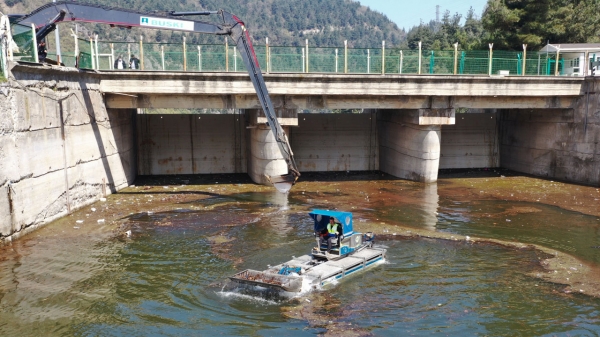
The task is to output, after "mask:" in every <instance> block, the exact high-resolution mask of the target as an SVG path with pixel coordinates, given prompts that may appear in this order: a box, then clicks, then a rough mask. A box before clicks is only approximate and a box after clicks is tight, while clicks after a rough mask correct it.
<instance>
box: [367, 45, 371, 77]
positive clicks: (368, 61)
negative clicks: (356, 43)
mask: <svg viewBox="0 0 600 337" xmlns="http://www.w3.org/2000/svg"><path fill="white" fill-rule="evenodd" d="M370 73H371V49H367V74H370Z"/></svg>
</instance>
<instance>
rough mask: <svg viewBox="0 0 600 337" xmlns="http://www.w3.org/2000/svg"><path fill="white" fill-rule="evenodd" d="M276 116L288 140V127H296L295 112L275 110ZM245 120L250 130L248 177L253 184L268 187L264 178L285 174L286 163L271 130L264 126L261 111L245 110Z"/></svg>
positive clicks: (264, 119)
mask: <svg viewBox="0 0 600 337" xmlns="http://www.w3.org/2000/svg"><path fill="white" fill-rule="evenodd" d="M276 114H277V120H278V121H279V123H280V124H281V126H282V127H283V131H284V132H285V133H286V134H287V135H288V139H289V135H290V127H289V126H290V125H294V126H297V125H298V113H297V111H296V110H286V109H277V110H276ZM246 118H247V120H248V124H249V128H250V146H249V150H250V151H249V152H250V153H249V154H248V175H250V178H251V179H252V181H254V182H255V183H257V184H261V185H268V184H269V181H268V180H267V178H266V176H277V175H282V174H287V173H288V168H287V163H286V162H285V160H284V159H283V156H282V155H281V151H280V150H279V146H278V145H277V142H276V141H275V136H273V132H272V131H271V128H270V127H269V126H268V125H267V124H266V118H265V117H264V113H263V111H262V110H258V109H252V110H246Z"/></svg>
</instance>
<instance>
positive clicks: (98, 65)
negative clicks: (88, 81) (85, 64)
mask: <svg viewBox="0 0 600 337" xmlns="http://www.w3.org/2000/svg"><path fill="white" fill-rule="evenodd" d="M94 41H95V42H96V43H95V44H96V70H98V69H100V56H99V55H98V54H99V53H98V34H96V36H94Z"/></svg>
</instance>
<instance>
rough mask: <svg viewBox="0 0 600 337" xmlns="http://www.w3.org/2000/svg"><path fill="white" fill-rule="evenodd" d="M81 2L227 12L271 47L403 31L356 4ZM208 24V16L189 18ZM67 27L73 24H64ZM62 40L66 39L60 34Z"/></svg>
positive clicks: (332, 0)
mask: <svg viewBox="0 0 600 337" xmlns="http://www.w3.org/2000/svg"><path fill="white" fill-rule="evenodd" d="M48 2H49V0H0V11H2V12H3V13H26V12H29V11H31V10H33V9H35V8H38V7H39V6H41V5H43V4H46V3H48ZM82 2H87V3H93V4H99V5H106V6H112V7H120V8H128V9H135V10H138V11H142V12H154V11H157V12H167V11H198V10H217V9H223V10H226V11H228V12H231V13H234V14H235V15H237V16H238V17H240V18H241V19H242V20H243V21H244V22H245V23H246V25H247V27H248V29H249V30H250V33H251V35H252V38H253V39H254V41H255V43H257V44H264V43H265V38H267V37H268V38H269V43H270V44H271V45H279V46H301V45H304V43H305V40H306V39H308V40H309V43H310V44H311V45H313V46H343V45H344V40H348V43H349V45H350V46H351V47H356V48H367V47H370V48H372V47H376V46H380V45H381V41H382V40H385V41H386V43H388V44H390V45H396V46H398V45H400V44H401V43H402V42H403V41H404V40H405V35H406V34H405V32H404V31H403V30H402V29H399V28H398V26H397V25H396V24H395V23H393V22H391V21H390V20H389V19H388V18H387V17H386V16H385V15H383V14H381V13H379V12H375V11H372V10H370V9H369V8H368V7H365V6H361V5H360V3H359V2H356V1H353V0H302V1H297V0H244V1H239V0H196V1H192V0H187V1H186V0H184V1H180V0H86V1H82ZM190 18H195V19H196V20H199V21H207V20H209V19H207V18H206V17H199V18H198V17H190ZM63 25H73V24H72V23H66V24H63ZM80 26H83V27H84V30H83V34H84V35H90V36H91V35H93V34H95V33H97V34H98V35H99V38H100V39H103V40H113V39H115V40H127V41H130V42H133V41H135V40H137V39H138V36H139V35H140V34H142V35H145V37H148V38H149V40H147V39H145V40H146V41H151V42H180V41H181V40H182V36H183V33H181V32H169V31H148V30H140V29H132V30H127V29H120V28H110V27H109V26H106V25H80ZM186 35H187V37H186V38H187V41H188V42H190V43H192V44H196V43H222V38H218V37H214V36H210V35H201V34H189V35H188V34H186ZM61 39H62V35H61Z"/></svg>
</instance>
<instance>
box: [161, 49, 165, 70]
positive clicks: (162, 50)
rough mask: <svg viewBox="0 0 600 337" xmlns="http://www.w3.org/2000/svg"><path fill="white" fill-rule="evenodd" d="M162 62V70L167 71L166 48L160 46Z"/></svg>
mask: <svg viewBox="0 0 600 337" xmlns="http://www.w3.org/2000/svg"><path fill="white" fill-rule="evenodd" d="M160 61H161V64H162V70H163V71H165V46H163V45H161V46H160Z"/></svg>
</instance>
